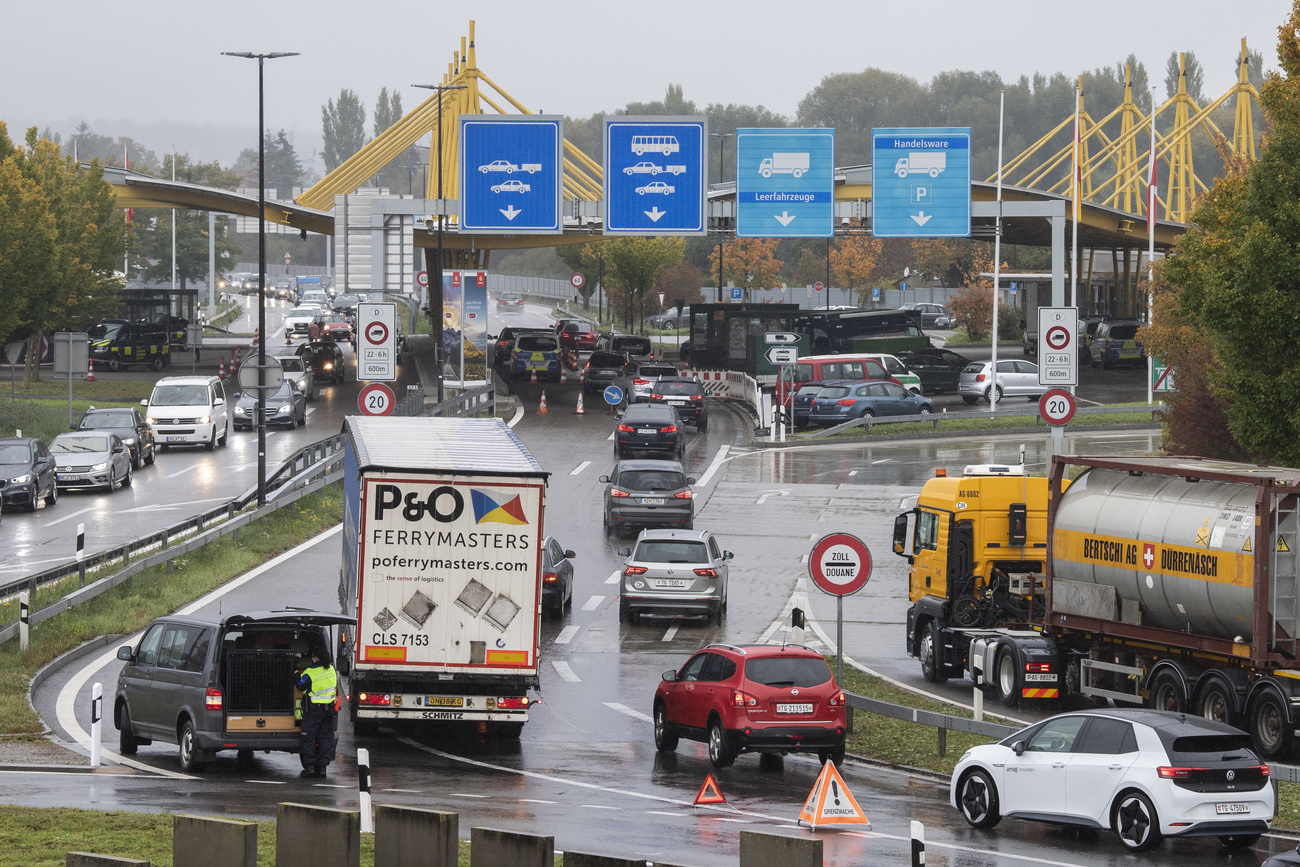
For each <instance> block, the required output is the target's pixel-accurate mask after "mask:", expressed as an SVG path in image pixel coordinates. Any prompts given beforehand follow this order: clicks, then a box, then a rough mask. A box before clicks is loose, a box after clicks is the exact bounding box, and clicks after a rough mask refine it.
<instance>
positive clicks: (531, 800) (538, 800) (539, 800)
mask: <svg viewBox="0 0 1300 867" xmlns="http://www.w3.org/2000/svg"><path fill="white" fill-rule="evenodd" d="M389 791H393V790H392V789H389ZM519 803H521V804H558V803H560V802H559V801H546V800H543V799H542V798H520V799H519Z"/></svg>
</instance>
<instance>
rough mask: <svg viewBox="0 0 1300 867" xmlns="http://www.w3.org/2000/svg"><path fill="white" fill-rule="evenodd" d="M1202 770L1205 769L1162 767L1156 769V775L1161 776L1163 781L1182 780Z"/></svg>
mask: <svg viewBox="0 0 1300 867" xmlns="http://www.w3.org/2000/svg"><path fill="white" fill-rule="evenodd" d="M1200 770H1204V768H1169V767H1163V766H1162V767H1159V768H1156V773H1157V774H1159V775H1160V777H1161V779H1165V780H1182V779H1186V778H1187V777H1190V776H1191V775H1192V774H1194V773H1195V772H1197V771H1200Z"/></svg>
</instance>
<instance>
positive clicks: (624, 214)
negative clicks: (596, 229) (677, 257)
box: [602, 116, 709, 235]
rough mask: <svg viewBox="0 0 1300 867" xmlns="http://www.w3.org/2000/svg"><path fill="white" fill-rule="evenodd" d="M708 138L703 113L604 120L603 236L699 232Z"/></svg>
mask: <svg viewBox="0 0 1300 867" xmlns="http://www.w3.org/2000/svg"><path fill="white" fill-rule="evenodd" d="M708 140H709V126H708V120H707V119H706V118H703V117H624V116H619V117H618V118H616V119H610V120H606V121H605V208H604V214H605V223H604V227H603V229H602V231H603V232H604V234H606V235H703V234H704V233H705V230H706V228H707V227H706V224H705V222H704V201H705V195H706V193H707V191H708V183H707V174H708V162H707V160H706V158H705V150H704V146H705V143H707V142H708Z"/></svg>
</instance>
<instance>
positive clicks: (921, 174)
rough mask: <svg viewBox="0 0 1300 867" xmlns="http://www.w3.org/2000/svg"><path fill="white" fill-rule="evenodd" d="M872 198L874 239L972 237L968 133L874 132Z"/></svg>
mask: <svg viewBox="0 0 1300 867" xmlns="http://www.w3.org/2000/svg"><path fill="white" fill-rule="evenodd" d="M871 199H872V218H871V234H872V235H875V236H876V237H878V238H968V237H970V128H969V127H938V128H931V129H877V130H873V131H872V136H871Z"/></svg>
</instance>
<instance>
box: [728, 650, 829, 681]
mask: <svg viewBox="0 0 1300 867" xmlns="http://www.w3.org/2000/svg"><path fill="white" fill-rule="evenodd" d="M745 677H746V679H748V680H752V681H754V682H755V683H761V684H763V685H764V686H803V687H808V686H819V685H821V684H823V683H826V682H827V681H828V680H830V679H831V669H830V666H828V665H827V664H826V661H825V660H823V659H813V658H811V657H808V656H773V657H768V658H766V659H763V658H760V659H751V660H749V661H748V662H746V663H745Z"/></svg>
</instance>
